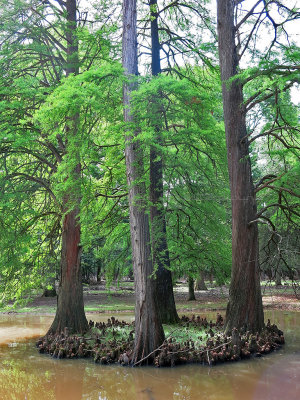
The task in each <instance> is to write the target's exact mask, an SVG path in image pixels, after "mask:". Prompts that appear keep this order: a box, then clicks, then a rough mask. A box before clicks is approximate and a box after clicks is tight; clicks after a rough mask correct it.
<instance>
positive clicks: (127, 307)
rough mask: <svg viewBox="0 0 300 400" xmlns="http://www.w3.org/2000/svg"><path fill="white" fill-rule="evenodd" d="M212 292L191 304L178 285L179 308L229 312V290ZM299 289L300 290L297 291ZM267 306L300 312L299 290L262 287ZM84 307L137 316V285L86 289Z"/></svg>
mask: <svg viewBox="0 0 300 400" xmlns="http://www.w3.org/2000/svg"><path fill="white" fill-rule="evenodd" d="M207 286H208V290H201V291H195V296H196V300H195V301H187V294H188V293H187V284H184V283H178V284H176V286H175V287H174V293H175V301H176V307H177V310H178V312H179V313H180V314H185V313H186V314H188V313H193V314H201V313H203V312H204V311H205V312H209V311H217V310H218V311H220V310H226V305H227V300H228V287H227V286H221V287H216V286H212V285H210V284H209V283H207ZM295 289H297V290H295ZM262 295H263V304H264V308H265V309H280V310H289V311H300V293H299V286H298V287H296V288H295V287H294V288H293V287H292V286H291V285H282V286H278V287H275V286H271V285H266V284H263V285H262ZM84 304H85V311H86V312H87V313H107V314H109V313H118V312H119V313H125V312H127V313H133V312H134V289H133V282H127V281H124V282H121V283H119V285H116V286H112V287H110V288H109V289H108V288H107V287H106V285H105V283H104V282H103V283H102V284H97V285H90V286H84ZM55 309H56V297H43V296H41V295H38V296H36V297H35V298H33V300H32V301H30V302H29V303H28V304H26V305H25V306H22V307H14V308H7V307H6V308H5V309H0V312H5V313H14V312H22V313H37V314H52V313H55Z"/></svg>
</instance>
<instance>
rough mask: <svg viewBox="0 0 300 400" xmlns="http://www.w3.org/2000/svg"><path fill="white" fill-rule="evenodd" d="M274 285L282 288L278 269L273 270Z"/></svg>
mask: <svg viewBox="0 0 300 400" xmlns="http://www.w3.org/2000/svg"><path fill="white" fill-rule="evenodd" d="M275 285H276V286H282V282H281V273H280V271H278V269H276V270H275Z"/></svg>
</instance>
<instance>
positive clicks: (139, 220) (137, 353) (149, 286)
mask: <svg viewBox="0 0 300 400" xmlns="http://www.w3.org/2000/svg"><path fill="white" fill-rule="evenodd" d="M136 17H137V16H136V0H124V2H123V49H122V54H123V60H122V61H123V67H124V70H125V73H126V74H127V75H128V76H129V77H130V76H132V75H137V73H138V70H137V65H138V64H137V35H136ZM134 88H135V84H134V83H126V84H124V88H123V102H124V120H125V122H129V123H132V122H133V115H132V114H131V110H130V92H131V91H132V90H133V89H134ZM137 135H138V132H137V131H136V132H135V133H134V135H133V136H129V135H128V136H127V137H126V139H125V140H126V147H125V158H126V171H127V184H128V188H129V190H128V193H129V194H128V198H129V219H130V234H131V246H132V263H133V271H134V279H135V343H134V351H133V358H132V363H133V364H135V363H136V362H138V361H140V360H141V359H142V358H144V357H146V356H147V355H148V354H150V353H151V352H153V351H154V350H155V349H157V348H158V347H159V346H160V345H161V344H162V342H163V340H164V331H163V327H162V324H161V320H160V317H159V314H158V311H157V304H156V301H155V286H154V281H153V279H152V278H151V275H152V273H153V264H152V260H151V248H150V232H149V220H148V215H147V213H146V210H145V204H144V202H145V199H146V187H145V182H144V181H143V179H144V171H143V154H142V150H141V148H140V146H139V143H138V141H137V140H136V137H137ZM133 139H134V140H133ZM154 356H155V354H153V355H152V357H149V358H148V359H147V362H151V361H152V360H153V357H154Z"/></svg>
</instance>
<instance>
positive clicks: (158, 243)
mask: <svg viewBox="0 0 300 400" xmlns="http://www.w3.org/2000/svg"><path fill="white" fill-rule="evenodd" d="M149 5H150V15H151V53H152V63H151V68H152V75H153V76H156V75H158V74H160V73H161V66H160V54H159V49H160V44H159V36H158V22H157V18H158V14H157V9H156V8H157V0H150V3H149ZM157 117H158V118H160V117H161V115H158V116H157ZM155 132H156V137H155V138H154V141H155V142H156V144H157V145H158V147H156V146H155V145H154V146H151V148H150V203H151V206H150V219H151V237H152V257H153V264H154V268H155V271H156V281H155V284H156V292H157V303H158V310H159V314H160V318H161V321H162V323H165V324H170V323H175V322H178V321H179V317H178V314H177V311H176V306H175V299H174V292H173V283H172V273H171V271H170V257H169V250H168V244H167V230H166V220H165V215H164V204H163V194H164V193H163V159H162V154H161V151H160V150H159V146H161V145H162V140H161V135H160V129H159V126H158V125H157V126H156V127H155Z"/></svg>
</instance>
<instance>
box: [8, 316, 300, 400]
mask: <svg viewBox="0 0 300 400" xmlns="http://www.w3.org/2000/svg"><path fill="white" fill-rule="evenodd" d="M93 317H94V318H93V319H95V320H96V318H95V316H93ZM52 318H53V317H46V316H43V317H38V316H29V315H26V316H24V315H20V316H17V315H0V399H1V400H10V399H13V400H19V399H22V400H25V399H26V400H48V399H49V400H50V399H56V400H83V399H86V400H96V399H97V400H129V399H130V400H171V399H172V400H199V399H203V400H204V399H205V400H206V399H207V400H215V399H216V400H250V399H251V400H254V399H255V400H277V399H278V400H279V399H280V400H296V399H297V400H299V399H300V330H299V326H300V313H297V312H278V311H276V312H272V313H266V318H271V320H272V321H274V322H276V323H277V324H278V325H280V327H281V328H282V329H283V330H284V331H285V337H286V342H287V344H286V345H285V346H284V347H283V348H282V349H281V350H280V351H278V352H276V353H273V354H270V355H268V356H266V357H263V358H259V359H252V360H247V361H243V362H239V363H227V364H222V365H218V366H215V367H212V368H209V367H206V366H201V365H188V366H181V367H176V368H173V369H155V368H150V367H149V368H124V367H119V366H100V365H95V364H93V362H92V361H91V360H72V361H69V360H54V359H52V358H49V357H48V356H44V355H40V354H38V352H37V351H36V349H35V347H34V341H35V338H36V337H38V336H39V335H41V334H44V333H45V332H46V330H47V328H48V327H49V325H50V323H51V321H52ZM122 318H123V317H122ZM127 318H128V319H130V318H131V317H130V316H128V317H127ZM209 318H211V317H210V316H209ZM98 320H101V317H100V316H99V317H98ZM102 320H103V319H102ZM24 337H26V339H25V340H24Z"/></svg>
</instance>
